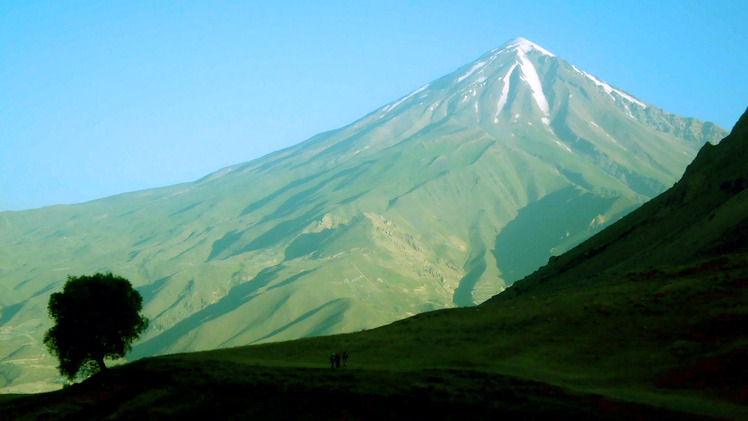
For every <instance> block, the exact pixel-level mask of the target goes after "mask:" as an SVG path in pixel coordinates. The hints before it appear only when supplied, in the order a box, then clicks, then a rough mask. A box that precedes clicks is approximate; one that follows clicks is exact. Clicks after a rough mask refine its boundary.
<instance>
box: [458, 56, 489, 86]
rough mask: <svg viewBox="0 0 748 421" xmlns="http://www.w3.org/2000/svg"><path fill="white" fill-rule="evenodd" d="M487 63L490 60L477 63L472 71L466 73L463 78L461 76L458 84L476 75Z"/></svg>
mask: <svg viewBox="0 0 748 421" xmlns="http://www.w3.org/2000/svg"><path fill="white" fill-rule="evenodd" d="M486 63H488V60H486V61H481V62H479V63H476V64H475V65H474V66H473V67H471V68H470V70H468V71H467V73H465V74H464V75H462V76H460V77H458V78H457V83H460V82H462V81H463V80H465V79H467V78H468V77H470V75H472V74H473V73H475V72H476V71H477V70H478V69H480V68H481V67H483V66H485V65H486Z"/></svg>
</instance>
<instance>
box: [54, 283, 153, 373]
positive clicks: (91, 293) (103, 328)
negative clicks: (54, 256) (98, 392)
mask: <svg viewBox="0 0 748 421" xmlns="http://www.w3.org/2000/svg"><path fill="white" fill-rule="evenodd" d="M142 308H143V297H141V296H140V293H139V292H137V291H135V290H134V289H133V288H132V285H131V284H130V281H128V280H127V279H125V278H122V277H120V276H116V275H112V274H111V273H107V274H102V273H96V274H94V275H91V276H79V277H74V276H68V280H67V282H65V286H64V287H63V289H62V292H56V293H54V294H52V296H51V297H49V306H48V309H49V316H50V317H51V318H52V319H53V320H54V321H55V325H54V326H52V328H51V329H49V330H48V331H47V332H46V333H45V334H44V344H45V345H47V347H48V348H49V350H50V351H51V352H52V354H54V355H55V356H57V359H58V360H59V361H60V366H59V367H58V369H59V370H60V374H62V375H63V376H66V377H67V378H68V379H70V380H73V379H74V378H75V376H76V375H77V374H78V372H79V371H81V370H82V371H83V372H84V373H86V372H88V373H95V372H96V371H102V372H103V371H106V370H107V367H106V365H105V364H104V358H114V359H116V358H122V357H124V356H125V353H127V352H128V351H129V350H130V349H131V344H132V341H134V340H135V338H137V337H138V336H139V335H140V333H142V332H143V331H144V330H145V329H146V328H147V327H148V319H147V318H145V317H143V316H141V315H140V314H139V313H140V310H141V309H142Z"/></svg>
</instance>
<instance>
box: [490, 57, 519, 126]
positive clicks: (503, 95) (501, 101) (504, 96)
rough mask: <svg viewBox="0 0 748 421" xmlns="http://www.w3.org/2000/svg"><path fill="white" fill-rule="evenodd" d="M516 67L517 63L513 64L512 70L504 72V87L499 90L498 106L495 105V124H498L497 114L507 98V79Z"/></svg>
mask: <svg viewBox="0 0 748 421" xmlns="http://www.w3.org/2000/svg"><path fill="white" fill-rule="evenodd" d="M518 65H519V63H514V66H512V68H511V69H509V71H508V72H506V76H504V86H502V88H501V97H500V98H499V102H498V104H496V115H495V116H494V122H495V123H498V121H499V114H501V110H503V109H504V106H505V105H506V101H507V98H508V97H509V78H510V77H511V76H512V73H514V69H516V68H517V66H518Z"/></svg>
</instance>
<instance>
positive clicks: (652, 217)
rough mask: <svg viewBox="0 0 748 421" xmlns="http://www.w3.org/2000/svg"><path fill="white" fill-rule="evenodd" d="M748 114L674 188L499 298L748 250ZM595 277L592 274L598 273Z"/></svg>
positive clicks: (708, 148) (703, 152)
mask: <svg viewBox="0 0 748 421" xmlns="http://www.w3.org/2000/svg"><path fill="white" fill-rule="evenodd" d="M746 139H748V113H745V114H743V116H742V117H741V119H740V121H738V123H737V124H736V125H735V128H734V129H733V131H732V132H731V134H730V135H729V136H728V137H726V138H725V139H724V140H722V141H721V142H720V144H719V148H717V147H715V146H712V145H711V144H706V145H704V147H703V148H702V149H701V151H700V152H699V154H698V156H697V157H696V159H695V160H694V162H693V163H691V164H690V165H689V166H688V168H687V169H686V172H685V174H684V175H683V177H682V178H681V180H680V181H678V182H677V183H676V184H675V185H674V186H673V187H672V188H671V189H669V190H668V191H667V192H665V193H663V194H661V195H659V196H658V197H656V198H654V199H652V200H651V201H649V202H648V203H646V204H644V205H643V206H642V207H640V208H639V209H637V210H636V211H634V212H632V213H631V214H630V215H628V216H627V217H626V218H624V219H622V220H621V221H619V222H617V223H615V224H613V225H612V226H610V227H608V228H607V229H606V230H605V231H603V232H601V233H600V234H598V235H596V236H594V237H593V238H591V239H589V240H587V241H586V242H584V243H583V244H580V245H579V246H578V247H576V248H574V249H573V250H571V251H569V252H568V253H566V254H564V255H563V256H560V257H558V258H555V259H551V261H550V262H549V263H548V264H547V265H546V266H544V267H542V268H540V269H539V270H538V271H537V272H535V273H533V274H532V275H531V276H528V277H527V278H526V279H523V280H522V281H521V282H518V283H516V284H514V285H513V286H512V288H510V289H508V290H507V291H505V292H504V293H503V294H501V295H499V296H497V297H495V298H494V299H495V300H499V301H500V300H504V299H509V298H511V297H515V296H518V295H521V294H522V293H524V292H528V291H531V292H532V293H533V294H542V293H544V292H545V291H557V290H561V289H565V288H574V287H576V286H577V285H580V284H584V283H585V282H592V281H589V280H591V279H594V280H595V282H599V281H600V279H601V278H615V277H616V276H617V275H620V274H621V273H627V272H637V271H643V270H645V269H647V268H648V267H650V266H652V265H658V266H663V265H668V266H678V265H683V264H689V263H693V262H694V261H695V260H700V259H710V258H714V257H718V256H722V255H725V254H730V253H741V252H745V251H746V250H748V190H746V188H748V164H746V162H745V161H744V160H742V159H737V158H736V157H743V156H746V154H747V153H748V140H746ZM593 274H594V276H591V275H593Z"/></svg>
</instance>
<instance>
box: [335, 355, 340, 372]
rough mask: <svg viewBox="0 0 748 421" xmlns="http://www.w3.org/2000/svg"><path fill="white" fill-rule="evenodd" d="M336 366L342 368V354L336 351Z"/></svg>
mask: <svg viewBox="0 0 748 421" xmlns="http://www.w3.org/2000/svg"><path fill="white" fill-rule="evenodd" d="M335 368H340V354H338V353H337V352H336V353H335Z"/></svg>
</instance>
